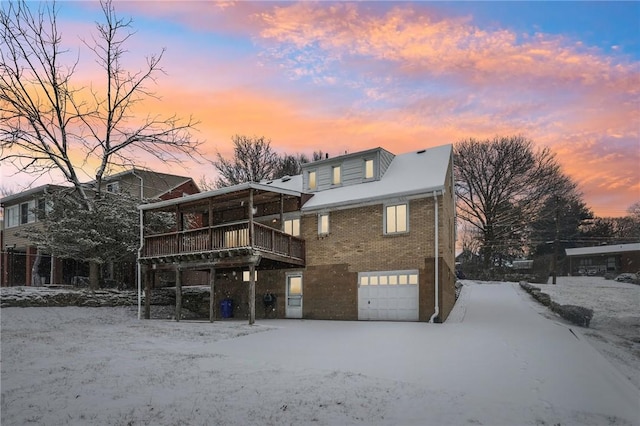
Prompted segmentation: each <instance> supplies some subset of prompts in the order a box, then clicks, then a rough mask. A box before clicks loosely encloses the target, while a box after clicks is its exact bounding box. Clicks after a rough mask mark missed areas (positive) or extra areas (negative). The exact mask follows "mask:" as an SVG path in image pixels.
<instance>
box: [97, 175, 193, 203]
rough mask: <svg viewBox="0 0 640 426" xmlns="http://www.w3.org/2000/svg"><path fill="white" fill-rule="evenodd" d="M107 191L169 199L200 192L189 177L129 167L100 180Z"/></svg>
mask: <svg viewBox="0 0 640 426" xmlns="http://www.w3.org/2000/svg"><path fill="white" fill-rule="evenodd" d="M102 187H103V189H104V190H105V191H107V192H126V193H129V194H130V195H131V196H133V197H137V198H139V199H143V200H169V199H172V198H176V197H183V196H185V195H191V194H196V193H199V192H200V189H199V188H198V185H196V183H195V182H194V181H193V179H192V178H190V177H185V176H177V175H171V174H167V173H158V172H153V171H148V170H140V169H135V168H134V169H131V170H126V171H124V172H121V173H118V174H115V175H111V176H107V177H105V178H104V179H103V180H102Z"/></svg>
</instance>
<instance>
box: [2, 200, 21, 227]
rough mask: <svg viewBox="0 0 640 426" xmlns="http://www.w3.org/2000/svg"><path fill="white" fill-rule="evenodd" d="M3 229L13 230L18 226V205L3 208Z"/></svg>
mask: <svg viewBox="0 0 640 426" xmlns="http://www.w3.org/2000/svg"><path fill="white" fill-rule="evenodd" d="M4 224H5V228H15V227H16V226H20V204H16V205H14V206H10V207H5V209H4Z"/></svg>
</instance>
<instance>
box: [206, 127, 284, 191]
mask: <svg viewBox="0 0 640 426" xmlns="http://www.w3.org/2000/svg"><path fill="white" fill-rule="evenodd" d="M232 141H233V158H232V159H231V160H227V159H225V158H224V157H223V156H222V154H220V153H219V152H218V154H217V160H216V161H214V162H213V165H214V167H215V168H216V170H217V171H218V173H219V177H218V179H216V187H218V188H223V187H226V186H232V185H237V184H239V183H245V182H260V181H262V180H264V179H273V178H274V176H275V173H276V172H277V171H278V167H279V165H280V157H279V156H278V154H277V153H276V152H275V151H273V149H272V148H271V141H270V140H269V139H265V138H264V136H261V137H253V138H250V137H247V136H240V135H236V136H234V137H233V138H232Z"/></svg>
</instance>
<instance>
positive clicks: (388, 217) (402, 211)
mask: <svg viewBox="0 0 640 426" xmlns="http://www.w3.org/2000/svg"><path fill="white" fill-rule="evenodd" d="M407 212H408V209H407V205H406V204H398V205H395V206H387V207H386V208H385V218H384V220H385V222H384V233H385V234H399V233H402V232H408V231H409V227H408V220H407Z"/></svg>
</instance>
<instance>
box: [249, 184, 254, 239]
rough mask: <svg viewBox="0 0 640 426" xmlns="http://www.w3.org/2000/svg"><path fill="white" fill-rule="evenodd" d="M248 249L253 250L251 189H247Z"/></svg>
mask: <svg viewBox="0 0 640 426" xmlns="http://www.w3.org/2000/svg"><path fill="white" fill-rule="evenodd" d="M249 247H251V248H253V188H250V189H249Z"/></svg>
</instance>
